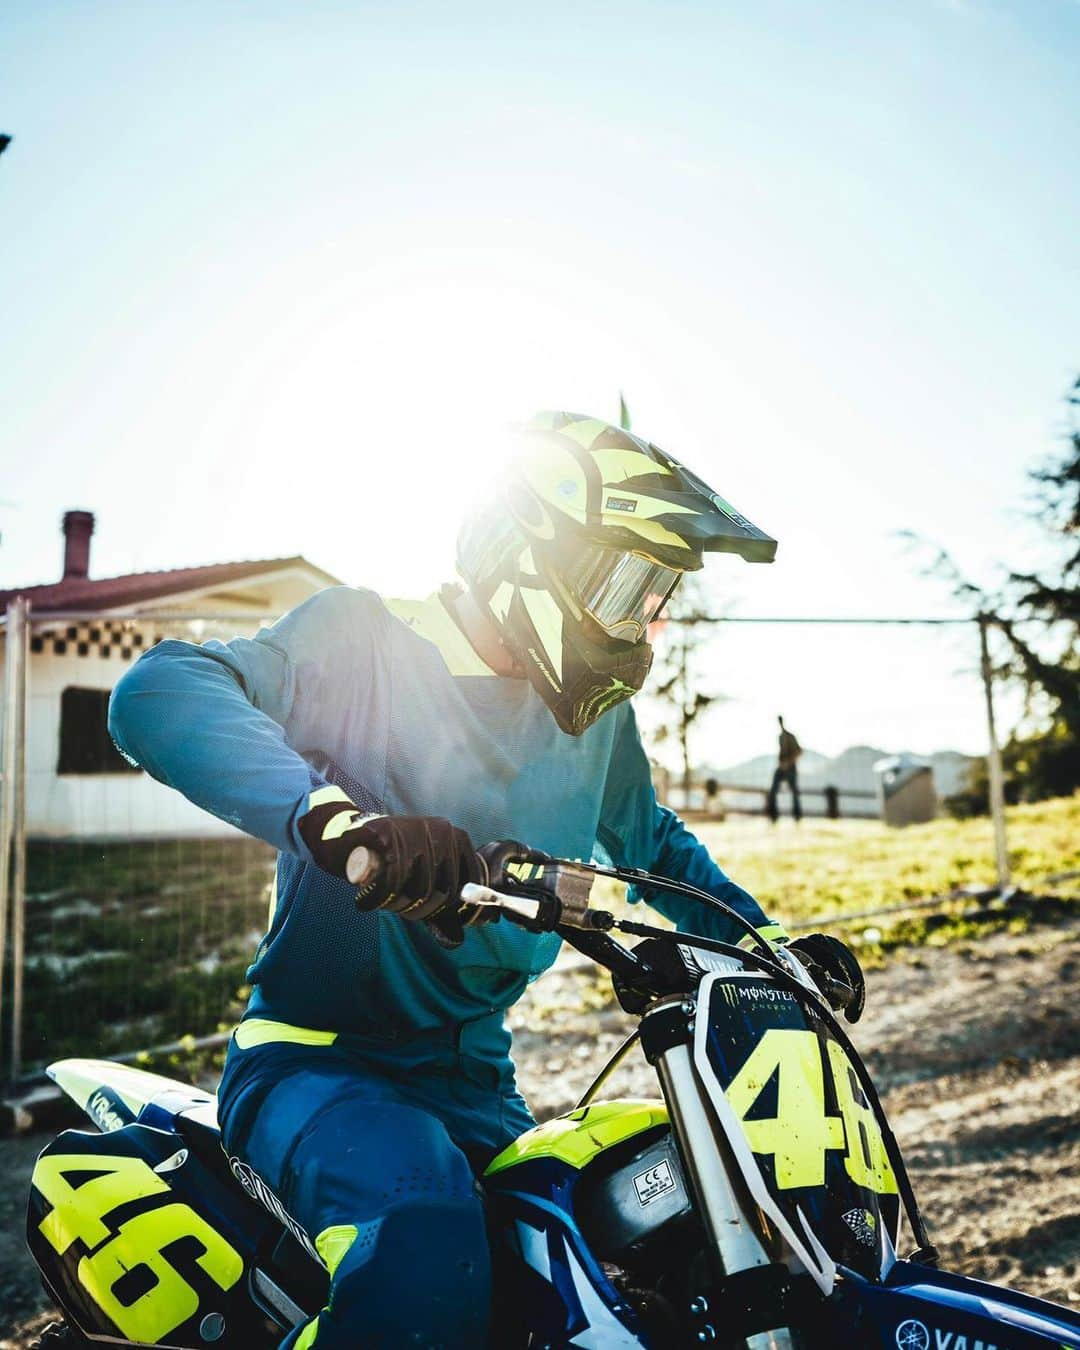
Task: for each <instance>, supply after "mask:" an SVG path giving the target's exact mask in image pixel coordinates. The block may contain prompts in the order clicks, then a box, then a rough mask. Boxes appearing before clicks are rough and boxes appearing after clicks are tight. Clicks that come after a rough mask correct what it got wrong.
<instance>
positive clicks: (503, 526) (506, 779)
mask: <svg viewBox="0 0 1080 1350" xmlns="http://www.w3.org/2000/svg"><path fill="white" fill-rule="evenodd" d="M521 440H522V445H521V447H520V450H519V453H518V454H516V455H515V456H514V458H513V460H512V462H511V463H510V464H509V466H508V468H507V471H506V473H505V475H503V476H502V477H501V478H500V483H499V486H498V488H497V490H496V491H495V492H494V494H493V496H492V499H491V500H490V501H489V502H488V503H487V504H486V505H484V506H482V507H480V508H478V509H477V510H476V511H475V512H474V513H473V514H472V515H471V517H470V518H469V519H468V520H467V521H466V523H465V524H464V526H463V528H462V530H461V532H460V536H459V542H458V570H459V572H460V574H461V578H462V581H463V583H464V584H463V585H447V586H445V587H444V588H443V589H442V590H441V591H440V592H438V593H437V594H434V595H432V596H430V597H428V598H427V599H425V600H404V601H403V600H384V599H383V598H381V597H380V596H378V595H376V594H374V593H373V592H372V591H369V590H359V589H352V588H349V587H344V586H342V587H333V588H331V589H328V590H325V591H323V592H321V593H320V594H318V595H316V596H314V597H313V598H311V599H310V600H308V601H306V602H305V603H304V604H302V605H300V606H299V607H298V608H297V609H295V610H293V611H292V612H291V613H289V614H287V615H286V616H285V617H284V618H283V619H281V620H280V621H279V622H278V623H276V624H274V625H273V626H272V627H270V628H264V629H262V630H260V632H259V633H258V634H257V635H256V636H255V637H254V638H253V639H246V638H235V639H233V640H232V641H231V642H227V643H222V642H217V641H209V642H205V643H203V644H202V645H201V646H197V645H193V644H190V643H185V642H178V641H166V642H162V643H160V644H159V645H158V646H156V647H155V648H153V650H151V651H149V652H147V653H146V654H145V655H144V656H143V657H142V658H141V659H140V660H139V662H138V663H137V664H136V665H135V666H134V667H133V668H132V669H131V670H130V671H129V672H128V673H127V675H126V676H125V677H124V678H123V680H121V682H120V684H119V685H118V686H117V688H116V691H115V693H114V695H113V699H112V704H111V708H110V723H109V725H110V730H111V732H112V735H113V737H114V738H115V740H116V743H117V744H118V745H119V746H120V748H121V749H122V750H123V751H124V752H125V753H126V754H127V755H128V756H129V757H130V758H131V759H132V760H133V761H135V762H137V763H138V764H140V765H141V766H142V767H143V768H144V769H146V770H147V772H149V773H150V774H152V775H153V776H154V777H155V778H158V779H160V780H161V781H162V782H164V783H168V784H169V785H171V786H172V787H174V788H177V789H178V790H179V791H180V792H182V793H183V794H184V795H185V796H186V797H188V798H189V799H190V800H191V801H193V802H195V803H196V804H197V805H199V806H201V807H203V808H204V809H205V810H207V811H210V812H212V813H213V814H214V815H216V816H219V817H220V818H221V819H223V820H227V821H230V822H231V823H232V824H234V825H237V826H239V827H240V828H241V829H243V830H245V831H247V833H249V834H251V835H255V836H257V837H258V838H260V839H264V840H266V841H268V842H269V843H271V844H273V845H275V847H276V848H277V849H278V850H279V856H278V864H277V873H276V882H275V887H274V895H273V899H272V910H271V921H270V928H269V931H268V932H267V934H266V936H265V937H264V938H263V940H262V942H261V944H260V946H259V949H258V951H257V953H256V956H255V960H254V963H253V965H252V966H251V968H250V971H249V972H248V978H249V980H250V983H251V986H252V994H251V1000H250V1003H249V1005H248V1008H247V1011H246V1013H245V1015H244V1019H243V1021H242V1022H241V1024H240V1026H239V1027H238V1029H237V1031H236V1033H235V1035H234V1037H233V1039H232V1042H231V1045H230V1048H229V1052H228V1058H227V1062H226V1066H225V1072H224V1076H223V1079H222V1083H221V1089H220V1094H219V1116H220V1123H221V1129H222V1138H223V1142H224V1145H225V1148H226V1150H227V1151H228V1154H229V1156H230V1158H231V1159H233V1160H234V1166H235V1165H237V1162H239V1163H242V1164H243V1165H244V1166H245V1167H246V1168H249V1169H251V1170H252V1171H253V1172H255V1173H256V1174H257V1175H258V1177H259V1178H261V1180H262V1181H263V1182H264V1183H265V1185H266V1186H267V1187H269V1188H270V1190H271V1191H272V1192H273V1194H274V1195H275V1196H276V1197H277V1199H278V1201H279V1202H280V1204H281V1206H282V1207H283V1208H284V1210H285V1211H286V1212H287V1214H288V1215H289V1216H290V1217H291V1218H292V1219H293V1220H294V1221H295V1222H296V1223H297V1224H299V1225H300V1227H301V1228H302V1229H303V1230H304V1232H305V1233H306V1234H307V1235H308V1237H309V1240H310V1242H311V1243H312V1244H313V1247H314V1249H315V1250H316V1251H317V1252H318V1254H319V1256H320V1257H321V1259H322V1260H323V1262H324V1263H325V1265H326V1267H327V1268H328V1270H329V1272H330V1276H331V1294H330V1299H329V1303H328V1305H327V1307H326V1308H324V1309H323V1310H322V1312H320V1313H319V1314H318V1316H317V1317H315V1318H314V1319H313V1320H311V1321H310V1322H308V1323H307V1324H306V1325H305V1326H303V1327H302V1328H299V1329H297V1330H296V1331H294V1332H292V1333H291V1334H290V1335H289V1336H288V1337H287V1338H286V1340H285V1341H284V1342H283V1343H282V1344H283V1346H287V1347H293V1350H307V1347H309V1346H315V1347H317V1350H337V1348H338V1347H355V1346H358V1345H363V1346H373V1347H380V1348H382V1350H399V1347H402V1346H406V1345H414V1346H418V1347H428V1346H439V1347H445V1348H446V1350H464V1348H465V1347H469V1348H471V1350H475V1348H476V1347H481V1346H483V1345H484V1343H485V1338H486V1335H487V1328H488V1322H489V1315H490V1313H489V1309H490V1301H491V1265H490V1256H489V1251H488V1243H487V1237H486V1234H485V1225H484V1213H483V1209H482V1205H481V1200H480V1197H479V1194H478V1188H477V1184H476V1180H475V1177H476V1174H477V1171H478V1169H482V1167H483V1165H484V1164H485V1163H486V1162H487V1161H488V1160H489V1159H490V1158H491V1157H492V1156H493V1155H494V1154H495V1152H496V1151H498V1150H499V1149H500V1148H502V1147H504V1146H505V1145H506V1144H508V1143H509V1142H510V1141H512V1140H513V1139H514V1138H516V1137H517V1136H518V1135H519V1134H520V1133H521V1132H522V1131H524V1130H526V1129H527V1128H529V1126H530V1125H531V1124H532V1123H533V1122H532V1118H531V1116H530V1114H529V1110H528V1107H527V1106H526V1104H525V1102H524V1100H523V1099H522V1097H521V1096H520V1095H519V1093H518V1092H517V1089H516V1087H515V1082H514V1067H513V1064H512V1061H511V1059H510V1034H509V1032H508V1031H507V1030H506V1028H505V1026H504V1023H503V1015H504V1013H505V1011H506V1009H507V1008H508V1007H509V1006H510V1005H511V1004H512V1003H513V1002H514V1001H515V1000H516V999H517V998H518V997H520V995H521V994H522V992H523V991H524V989H525V987H526V985H527V983H528V982H529V981H530V980H531V979H533V978H535V977H536V976H537V975H539V974H540V973H541V972H542V971H544V970H545V969H547V968H548V967H549V966H550V965H551V964H552V962H553V961H554V960H555V956H556V952H557V949H558V946H559V939H558V938H557V937H556V936H555V935H552V934H545V935H541V936H537V935H532V934H529V933H526V932H524V931H522V930H521V929H519V928H516V927H512V926H511V925H510V924H509V923H505V922H503V923H498V924H488V923H485V922H483V920H484V919H485V918H486V917H487V916H486V915H484V914H481V913H479V912H478V911H476V910H475V909H473V910H471V911H470V909H468V908H467V907H463V906H462V905H461V903H460V901H459V899H458V892H459V890H460V887H461V886H462V885H463V884H464V883H465V882H466V881H482V880H485V876H484V868H483V864H482V863H481V862H480V861H479V860H478V858H477V854H476V852H475V849H474V845H482V844H484V843H485V842H487V841H490V840H498V839H518V840H522V841H524V842H525V843H526V844H528V845H530V846H532V847H534V848H538V849H542V850H545V851H546V852H549V853H552V854H556V855H558V856H561V857H581V858H589V857H599V858H602V859H603V858H607V859H609V860H612V861H614V862H616V863H618V864H620V865H625V866H633V867H642V868H646V869H648V870H649V871H653V872H660V873H663V874H665V875H668V876H671V877H675V878H680V879H682V880H685V881H687V882H689V883H691V884H693V885H695V886H697V887H699V888H701V889H704V890H706V891H707V892H709V893H710V894H712V895H714V896H717V897H718V898H720V899H722V900H724V901H726V902H727V903H728V904H729V905H731V906H732V907H733V908H735V909H736V910H738V911H739V912H740V913H741V914H743V915H745V916H747V917H748V918H750V919H751V920H752V922H753V923H754V924H755V925H758V926H759V928H760V931H761V932H762V933H763V934H764V935H765V936H766V937H768V938H769V939H771V940H773V941H784V940H786V935H785V933H784V931H783V929H782V928H781V927H780V926H779V925H777V924H775V923H770V922H769V921H768V920H767V919H766V917H765V915H764V914H763V913H762V911H761V910H760V908H759V907H758V905H757V904H756V902H755V901H754V900H753V898H752V897H751V896H750V895H749V894H747V892H746V891H745V890H742V889H741V888H740V887H739V886H737V885H736V884H735V883H734V882H733V881H730V880H729V879H728V877H727V876H725V874H724V873H723V872H722V871H721V869H720V868H719V867H718V866H717V864H716V863H715V862H714V861H713V859H712V858H711V857H710V855H709V853H708V851H707V850H706V848H705V847H704V846H703V845H702V844H700V843H699V842H698V841H697V840H696V839H695V838H694V836H693V835H692V834H691V833H690V832H689V831H688V830H687V829H686V827H685V826H684V825H683V823H682V822H681V821H680V820H679V818H678V817H677V816H676V815H674V814H673V813H672V812H671V811H670V810H668V809H667V808H666V807H663V806H660V805H658V804H657V801H656V797H655V794H654V792H653V787H652V782H651V779H650V773H649V763H648V760H647V758H646V756H645V753H644V751H643V749H642V746H641V742H640V740H639V737H638V731H637V727H636V724H635V719H634V714H633V712H632V710H631V708H630V705H629V703H628V702H626V700H627V699H629V697H630V696H631V695H632V694H634V693H635V692H636V691H637V690H639V689H640V688H641V687H642V684H643V683H644V681H645V677H646V674H647V672H648V670H649V664H650V659H651V648H650V646H649V643H648V638H647V628H648V625H649V624H650V623H651V622H652V621H653V620H655V619H656V618H657V617H658V615H659V613H660V611H661V610H662V608H663V606H664V604H665V602H666V601H667V599H668V598H669V597H670V595H671V593H672V591H673V590H674V588H675V586H676V585H677V584H678V582H679V579H680V577H681V576H682V575H683V573H685V572H688V571H693V570H696V569H698V568H700V567H701V566H702V564H703V554H704V553H705V552H706V551H721V552H734V553H738V554H740V555H741V556H742V557H743V558H745V559H746V560H748V561H751V562H769V561H771V560H772V558H773V555H774V553H775V550H776V544H775V542H774V541H773V540H772V539H770V538H769V537H768V536H767V535H765V534H764V533H762V531H760V530H759V529H757V528H756V527H755V526H754V525H752V524H750V522H749V521H747V520H746V519H745V518H744V517H743V516H741V515H739V514H738V512H736V511H734V510H733V509H732V508H731V507H730V506H729V505H728V504H727V503H726V502H725V501H724V500H723V499H722V498H720V497H718V496H717V495H716V494H715V493H714V492H713V491H712V490H711V489H710V488H709V487H707V486H706V484H705V483H703V482H702V481H701V480H700V479H699V478H697V477H696V476H695V475H694V474H692V473H691V472H690V471H689V470H687V469H686V468H684V467H683V466H682V465H681V464H679V463H678V462H677V461H676V460H674V459H672V457H671V456H670V455H668V454H666V453H665V452H663V451H662V450H659V449H658V448H657V447H656V446H654V445H651V444H649V443H648V442H646V441H645V440H643V439H641V438H640V437H638V436H636V435H633V434H631V433H630V432H629V431H625V430H621V429H620V428H618V427H615V426H611V425H609V424H608V423H606V422H604V421H601V420H597V419H594V418H589V417H583V416H577V415H574V414H570V413H565V412H556V413H543V414H540V415H539V416H537V417H536V418H534V419H533V420H532V422H531V423H529V424H528V426H527V427H526V428H525V430H524V431H523V433H522V438H521ZM451 822H453V823H451ZM359 846H364V847H366V848H368V849H371V850H374V851H375V854H376V855H377V856H378V857H379V858H381V860H382V865H381V869H380V871H379V873H378V875H377V878H376V880H375V881H374V883H371V884H369V885H368V886H366V887H363V888H361V889H360V890H359V891H358V887H357V885H356V884H354V883H355V881H356V879H357V878H356V876H355V875H353V880H350V879H349V878H350V867H349V860H350V857H351V856H354V851H355V850H356V849H357V848H358V847H359ZM360 856H364V855H360V854H355V857H360ZM351 870H352V872H353V873H355V865H354V868H353V869H351ZM631 898H632V899H640V898H642V897H640V896H635V895H633V894H631ZM646 898H647V899H648V903H649V904H651V905H652V906H653V907H654V908H655V909H656V910H658V911H659V912H660V913H661V914H663V915H666V916H667V917H668V918H669V919H671V920H672V921H674V922H675V923H676V925H678V926H679V927H680V928H681V929H683V930H684V931H689V932H694V933H698V934H701V935H705V936H712V937H719V938H727V939H732V938H733V937H736V936H737V934H735V933H733V932H732V930H731V927H730V926H729V925H726V924H725V922H724V920H723V917H722V916H720V915H718V914H717V913H715V912H713V911H710V910H708V909H707V908H706V907H705V906H703V905H702V904H700V903H699V902H696V901H693V900H689V899H686V898H683V897H678V896H674V895H663V894H650V895H649V896H648V897H646ZM838 945H839V944H837V946H838ZM818 956H819V959H820V960H821V961H822V963H823V964H825V965H826V967H827V968H828V966H829V963H830V962H832V963H833V969H834V972H835V973H836V974H838V975H839V976H840V977H841V978H844V979H847V980H849V981H850V980H851V979H852V968H851V965H850V963H849V962H846V961H845V962H840V963H839V964H837V962H838V961H839V958H838V957H837V955H836V953H835V951H833V950H830V951H829V952H819V953H818Z"/></svg>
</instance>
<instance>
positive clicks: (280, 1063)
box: [219, 1024, 532, 1350]
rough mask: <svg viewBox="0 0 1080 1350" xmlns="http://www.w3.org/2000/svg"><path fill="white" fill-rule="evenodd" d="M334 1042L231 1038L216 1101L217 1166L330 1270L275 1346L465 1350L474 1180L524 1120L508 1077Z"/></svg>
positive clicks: (475, 1217)
mask: <svg viewBox="0 0 1080 1350" xmlns="http://www.w3.org/2000/svg"><path fill="white" fill-rule="evenodd" d="M245 1025H247V1024H245ZM343 1040H344V1038H342V1040H339V1041H336V1042H335V1043H333V1044H315V1045H312V1044H306V1045H305V1044H296V1043H295V1042H292V1041H272V1040H271V1041H263V1042H262V1043H259V1044H256V1045H253V1046H250V1047H249V1048H246V1049H241V1048H240V1047H239V1046H238V1045H237V1043H236V1041H235V1040H234V1042H233V1043H232V1045H231V1046H230V1048H229V1055H228V1060H227V1062H226V1068H225V1075H224V1078H223V1080H222V1084H221V1091H220V1094H219V1106H220V1110H219V1114H220V1119H221V1126H222V1139H223V1142H224V1144H225V1147H226V1149H227V1151H228V1153H229V1155H230V1157H239V1158H240V1159H241V1160H242V1161H244V1162H245V1163H247V1164H248V1166H249V1167H251V1168H252V1169H253V1170H254V1171H255V1172H257V1173H258V1175H259V1176H260V1177H261V1178H262V1180H263V1181H264V1182H265V1183H266V1184H267V1185H268V1186H269V1187H270V1188H271V1190H272V1191H273V1192H274V1193H275V1195H276V1196H277V1197H278V1199H279V1200H280V1201H281V1203H282V1205H283V1206H284V1208H285V1210H286V1211H287V1212H288V1214H289V1215H290V1216H291V1217H292V1218H293V1219H295V1220H296V1222H297V1223H299V1224H300V1226H301V1227H302V1228H303V1229H304V1231H305V1232H306V1233H307V1234H308V1236H309V1238H310V1239H311V1240H312V1242H313V1243H314V1244H315V1246H316V1248H317V1250H318V1251H319V1254H320V1256H321V1257H322V1259H323V1261H324V1263H325V1264H326V1266H327V1268H328V1269H329V1271H330V1275H331V1284H330V1298H329V1302H328V1305H327V1307H326V1308H324V1309H323V1310H322V1312H321V1313H320V1314H319V1315H318V1317H317V1318H315V1319H314V1320H313V1321H311V1322H309V1323H307V1325H306V1326H304V1327H303V1328H299V1329H297V1330H296V1331H294V1332H292V1333H290V1335H289V1336H288V1337H287V1338H286V1339H285V1340H284V1341H283V1342H282V1347H283V1350H284V1347H289V1350H307V1347H309V1346H314V1347H316V1350H339V1348H340V1350H345V1348H346V1347H348V1348H349V1350H357V1348H358V1347H364V1348H365V1350H366V1347H372V1348H373V1350H374V1348H375V1347H378V1350H400V1347H405V1346H415V1347H418V1350H425V1348H430V1350H435V1348H436V1347H437V1348H438V1350H479V1348H480V1347H483V1346H484V1345H485V1343H486V1338H487V1332H488V1322H489V1317H490V1304H491V1261H490V1255H489V1251H488V1243H487V1235H486V1231H485V1225H484V1213H483V1207H482V1204H481V1200H480V1195H479V1190H478V1187H477V1183H476V1179H475V1176H476V1171H477V1170H478V1169H480V1168H482V1167H483V1165H484V1164H485V1163H486V1162H487V1161H488V1159H490V1158H491V1157H492V1156H493V1155H494V1154H495V1153H496V1152H497V1151H498V1150H499V1149H500V1148H502V1147H503V1146H505V1145H506V1144H507V1143H509V1142H510V1141H511V1140H512V1139H514V1138H516V1137H517V1136H518V1135H519V1134H520V1133H521V1132H522V1131H523V1130H525V1129H527V1128H528V1127H529V1126H530V1125H531V1124H532V1118H531V1116H530V1115H529V1112H528V1108H527V1107H526V1105H525V1103H524V1101H523V1100H522V1098H521V1097H520V1096H519V1095H518V1093H517V1091H516V1089H515V1088H514V1082H513V1072H512V1069H511V1067H510V1065H509V1063H507V1064H506V1065H505V1067H504V1068H503V1069H501V1070H500V1069H498V1068H496V1067H495V1066H492V1065H488V1064H483V1063H479V1062H476V1061H471V1062H470V1061H466V1060H463V1059H462V1058H460V1057H458V1056H455V1055H451V1054H449V1053H448V1052H446V1053H443V1054H442V1055H441V1056H440V1055H436V1056H434V1057H432V1056H431V1055H430V1054H429V1053H428V1052H427V1051H425V1052H424V1053H423V1054H420V1055H419V1056H418V1055H416V1054H411V1055H410V1054H407V1053H406V1054H402V1053H399V1054H397V1055H395V1056H393V1057H391V1056H378V1055H374V1056H373V1055H372V1054H371V1053H370V1051H369V1050H368V1051H361V1050H359V1049H357V1048H355V1047H354V1048H349V1047H347V1046H346V1045H344V1044H343V1043H342V1041H343Z"/></svg>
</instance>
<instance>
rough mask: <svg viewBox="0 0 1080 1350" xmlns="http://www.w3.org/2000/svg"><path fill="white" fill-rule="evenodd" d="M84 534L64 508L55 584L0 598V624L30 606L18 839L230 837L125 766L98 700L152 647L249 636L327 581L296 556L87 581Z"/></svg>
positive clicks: (86, 527) (86, 522)
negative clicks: (22, 831)
mask: <svg viewBox="0 0 1080 1350" xmlns="http://www.w3.org/2000/svg"><path fill="white" fill-rule="evenodd" d="M93 532H94V517H93V515H92V514H91V513H90V512H88V511H68V512H67V513H66V514H65V516H64V521H63V535H64V572H63V576H62V578H61V580H59V581H57V582H50V583H46V584H44V585H40V586H28V587H20V588H18V589H14V590H6V591H0V615H2V614H4V613H5V612H6V610H7V606H8V604H9V602H10V601H12V600H13V599H15V597H16V596H20V595H21V596H24V597H25V598H26V600H27V601H28V602H29V604H30V620H31V629H30V644H29V645H30V657H29V662H28V671H27V705H26V820H27V833H28V834H29V835H30V836H32V837H41V836H48V837H52V838H75V839H107V838H118V837H122V838H125V839H130V838H136V837H143V838H147V837H158V838H161V837H177V836H201V837H206V836H217V835H233V834H235V833H236V831H235V830H234V829H233V827H232V826H230V825H227V824H225V823H224V822H222V821H218V820H216V819H215V818H214V817H213V816H210V815H207V814H206V812H204V811H202V810H200V809H199V808H198V807H196V806H193V805H192V804H191V803H190V802H188V801H186V800H185V799H184V798H183V797H181V796H180V794H179V793H178V792H173V791H172V790H170V789H168V788H165V787H162V786H161V784H159V783H156V782H155V781H154V780H153V779H151V778H150V777H149V776H148V775H147V774H145V773H143V772H142V771H141V770H139V769H136V768H134V767H133V766H132V765H130V764H128V762H127V761H126V760H125V759H124V758H123V756H122V755H121V754H120V753H119V752H118V751H117V749H116V747H115V746H114V745H113V744H112V741H111V740H110V739H109V735H108V732H107V730H106V712H107V709H108V702H109V694H110V693H111V691H112V689H113V687H114V686H115V685H116V683H117V681H118V680H119V679H120V677H121V675H123V673H124V671H125V670H127V669H128V667H129V666H130V665H131V664H132V663H133V662H134V661H136V660H137V659H138V657H139V656H140V655H141V653H142V652H144V651H146V650H147V649H148V648H150V647H152V646H154V645H155V644H156V643H158V642H161V641H162V640H163V639H164V638H184V639H186V640H187V641H194V642H200V641H204V640H205V639H206V638H209V637H221V638H229V637H233V636H236V635H242V636H251V635H252V634H253V633H254V632H255V631H256V629H257V628H258V627H259V625H260V623H262V622H267V621H269V620H271V619H272V618H273V617H275V616H277V615H280V614H283V613H285V612H286V611H287V610H289V609H292V608H293V606H295V605H298V604H300V602H301V601H303V600H305V599H307V598H308V597H309V596H311V595H314V594H315V592H317V591H320V590H322V589H324V588H325V587H327V586H335V585H338V584H339V582H338V580H337V578H336V577H333V576H331V575H330V574H329V573H327V572H324V571H323V570H322V569H321V568H318V567H315V566H314V565H313V564H312V563H310V562H308V561H307V559H305V558H301V557H294V558H269V559H263V560H258V561H252V562H225V563H212V564H210V565H208V566H204V567H182V568H176V569H174V570H172V571H167V572H136V573H132V574H129V575H127V576H119V577H103V578H94V577H91V576H90V542H91V537H92V535H93ZM0 632H2V630H0ZM3 646H4V644H3V643H0V669H2V668H3V665H4V662H3Z"/></svg>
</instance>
